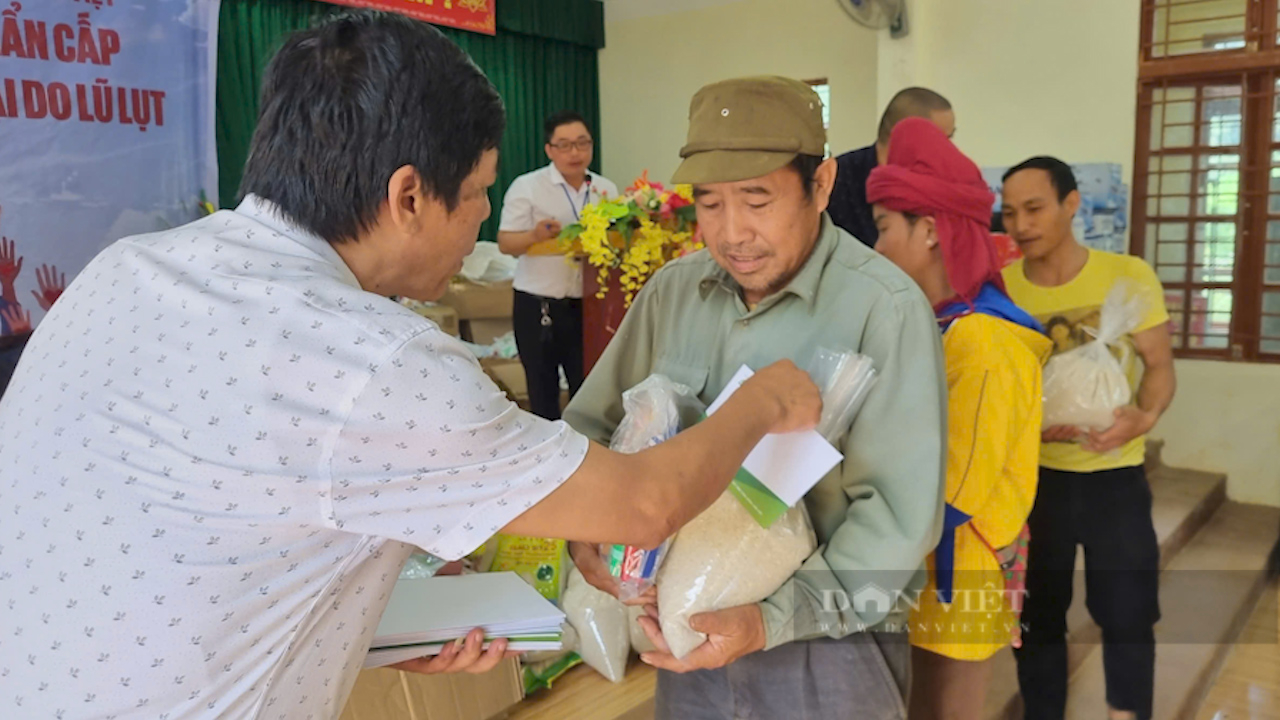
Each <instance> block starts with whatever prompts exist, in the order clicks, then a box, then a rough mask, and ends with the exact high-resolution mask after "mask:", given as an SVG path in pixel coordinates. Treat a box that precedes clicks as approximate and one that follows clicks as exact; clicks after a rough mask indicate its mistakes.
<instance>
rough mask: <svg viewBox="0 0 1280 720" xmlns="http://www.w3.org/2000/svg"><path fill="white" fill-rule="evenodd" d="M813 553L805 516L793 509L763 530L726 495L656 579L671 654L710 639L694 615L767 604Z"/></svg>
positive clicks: (683, 536)
mask: <svg viewBox="0 0 1280 720" xmlns="http://www.w3.org/2000/svg"><path fill="white" fill-rule="evenodd" d="M815 547H816V542H815V540H814V535H813V529H812V527H810V525H809V514H808V512H806V511H805V509H804V506H803V505H799V506H797V507H793V508H791V509H790V510H788V511H787V513H786V514H785V515H783V516H782V517H781V518H780V519H779V520H778V521H777V522H775V523H773V524H772V525H770V526H769V528H768V529H765V528H763V527H761V526H760V523H758V522H756V519H755V518H754V517H752V516H751V513H749V512H747V509H746V508H744V507H743V506H742V503H740V502H738V499H737V498H736V497H734V496H733V494H731V493H729V492H727V491H726V492H725V493H724V494H723V495H721V496H720V498H719V499H718V500H716V501H715V503H713V504H712V505H711V507H709V508H707V509H706V510H705V511H703V513H702V514H701V515H699V516H698V517H696V518H694V520H693V521H692V522H690V523H689V524H688V525H685V526H684V528H682V529H681V530H680V533H679V534H678V535H676V538H675V541H674V542H673V543H672V545H671V550H670V551H669V552H668V553H667V559H666V562H665V563H663V566H662V571H661V572H660V573H659V575H658V614H659V622H660V624H661V626H662V635H663V637H664V638H666V641H667V645H668V646H669V647H670V648H671V654H672V655H675V656H676V657H677V658H684V656H686V655H688V654H689V652H691V651H692V650H693V649H694V648H696V647H698V646H699V645H701V644H702V643H703V642H705V641H706V639H707V636H706V635H703V634H702V633H700V632H696V631H695V630H693V629H692V628H690V627H689V619H690V618H692V617H693V616H694V615H697V614H698V613H702V612H709V611H712V610H723V609H725V608H731V607H735V606H738V605H747V604H749V603H756V602H760V601H761V600H764V599H765V598H767V597H769V596H770V595H772V594H773V592H774V591H775V590H777V589H778V588H779V587H781V586H782V584H783V583H784V582H786V581H787V579H788V578H790V577H791V576H792V575H794V574H795V572H796V570H799V569H800V566H801V565H802V564H804V561H805V560H806V559H807V558H808V557H809V556H810V555H811V554H813V551H814V549H815Z"/></svg>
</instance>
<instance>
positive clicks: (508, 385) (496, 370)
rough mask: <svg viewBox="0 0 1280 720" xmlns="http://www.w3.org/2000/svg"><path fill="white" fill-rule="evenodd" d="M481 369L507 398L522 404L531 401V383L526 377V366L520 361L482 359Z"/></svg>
mask: <svg viewBox="0 0 1280 720" xmlns="http://www.w3.org/2000/svg"><path fill="white" fill-rule="evenodd" d="M480 367H481V368H484V371H485V373H487V374H488V375H489V377H490V378H492V379H493V382H494V383H496V384H497V386H498V387H499V388H501V389H502V391H503V392H505V393H506V394H507V397H509V398H511V400H512V401H513V402H516V403H520V402H522V401H528V399H529V383H528V381H527V380H526V379H525V376H524V366H523V365H521V364H520V361H519V360H503V359H501V358H481V360H480Z"/></svg>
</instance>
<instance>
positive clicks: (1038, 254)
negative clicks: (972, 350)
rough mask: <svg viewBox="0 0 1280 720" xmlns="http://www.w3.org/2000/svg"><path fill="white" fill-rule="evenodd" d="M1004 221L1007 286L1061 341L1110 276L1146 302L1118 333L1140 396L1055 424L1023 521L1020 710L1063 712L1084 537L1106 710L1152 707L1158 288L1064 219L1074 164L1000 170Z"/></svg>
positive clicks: (1164, 384) (1093, 314) (1162, 394)
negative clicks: (1093, 423) (1010, 260)
mask: <svg viewBox="0 0 1280 720" xmlns="http://www.w3.org/2000/svg"><path fill="white" fill-rule="evenodd" d="M1002 193H1003V199H1004V209H1003V218H1004V224H1005V228H1006V229H1007V230H1008V232H1009V234H1010V235H1011V236H1012V237H1013V239H1014V240H1015V241H1016V242H1017V243H1018V247H1019V248H1020V249H1021V250H1022V253H1023V259H1022V260H1019V261H1018V262H1016V263H1014V264H1013V265H1010V266H1009V267H1007V268H1005V271H1004V281H1005V285H1006V286H1007V287H1008V290H1009V295H1010V297H1012V298H1013V300H1014V302H1016V303H1017V304H1019V305H1021V306H1022V307H1023V308H1024V309H1025V310H1027V311H1028V312H1029V313H1031V315H1033V316H1035V317H1036V319H1037V320H1039V321H1040V322H1041V323H1042V324H1043V325H1044V326H1045V331H1046V332H1047V333H1048V334H1049V337H1050V338H1051V339H1052V340H1053V342H1054V353H1055V354H1058V353H1062V352H1066V351H1068V350H1071V349H1072V348H1075V347H1077V346H1079V345H1080V344H1082V343H1084V342H1088V340H1090V339H1091V338H1092V337H1094V336H1095V335H1096V332H1097V329H1098V320H1099V318H1100V312H1099V311H1100V308H1101V307H1102V303H1103V300H1104V299H1105V298H1106V296H1107V293H1108V292H1109V291H1110V290H1111V288H1112V286H1114V285H1115V284H1116V282H1117V281H1122V280H1123V281H1125V282H1128V283H1132V284H1135V285H1136V286H1137V287H1139V288H1141V290H1142V292H1143V294H1144V295H1146V296H1147V298H1148V300H1149V302H1148V308H1149V309H1148V312H1147V314H1146V317H1145V318H1143V321H1142V322H1141V323H1140V324H1139V325H1138V327H1137V328H1136V329H1135V330H1134V332H1133V333H1132V335H1130V336H1128V337H1126V338H1124V339H1123V340H1122V343H1124V344H1125V345H1127V346H1128V349H1129V350H1130V351H1131V352H1128V353H1121V354H1120V355H1121V357H1127V358H1129V359H1130V363H1129V364H1130V365H1131V367H1129V368H1126V371H1127V372H1128V374H1129V382H1130V386H1131V388H1132V390H1133V397H1134V403H1133V404H1131V405H1127V406H1125V407H1121V408H1119V409H1117V410H1116V411H1115V422H1114V424H1113V425H1112V426H1111V427H1110V428H1107V429H1105V430H1084V429H1081V428H1075V427H1067V426H1057V427H1049V428H1046V429H1045V430H1044V433H1043V440H1044V442H1043V445H1042V446H1041V452H1040V485H1039V490H1038V493H1037V496H1036V502H1035V507H1034V509H1033V510H1032V512H1031V517H1030V518H1029V520H1028V524H1029V525H1030V527H1031V547H1030V551H1029V553H1030V554H1029V558H1028V568H1027V600H1026V605H1025V607H1024V609H1023V614H1022V622H1023V625H1024V633H1023V647H1022V649H1021V650H1019V651H1018V653H1017V657H1018V681H1019V684H1020V685H1021V688H1022V696H1023V700H1024V702H1025V705H1026V717H1027V718H1028V720H1045V719H1048V720H1057V719H1059V718H1062V717H1063V715H1064V714H1065V712H1066V701H1067V648H1066V631H1067V623H1066V616H1067V609H1068V607H1069V606H1070V605H1071V590H1072V575H1073V573H1074V568H1075V557H1076V546H1077V545H1083V546H1084V549H1085V563H1086V564H1085V581H1086V591H1087V593H1088V607H1089V612H1090V614H1091V615H1092V616H1093V619H1094V621H1096V622H1097V623H1098V625H1099V627H1101V628H1102V640H1103V648H1104V650H1103V658H1104V666H1105V671H1106V678H1107V705H1108V710H1109V712H1110V717H1111V718H1112V720H1127V719H1129V718H1134V719H1136V720H1147V718H1150V717H1151V708H1152V695H1153V682H1154V674H1155V632H1154V626H1155V623H1156V621H1157V620H1158V619H1159V617H1160V608H1159V601H1158V597H1157V595H1158V590H1159V572H1160V570H1159V563H1160V548H1159V545H1158V543H1157V541H1156V534H1155V528H1154V526H1153V524H1152V521H1151V490H1150V488H1149V487H1148V485H1147V479H1146V474H1145V472H1144V471H1143V459H1144V454H1145V438H1146V433H1147V432H1149V431H1150V430H1151V428H1153V427H1154V426H1155V424H1156V421H1158V420H1159V418H1160V415H1161V414H1162V413H1164V411H1165V409H1166V408H1168V407H1169V403H1170V402H1171V401H1172V400H1173V393H1174V388H1175V385H1176V382H1175V379H1174V372H1173V352H1172V344H1171V342H1170V336H1169V327H1168V322H1169V314H1168V312H1167V311H1166V310H1165V306H1164V301H1163V290H1162V288H1161V286H1160V281H1159V279H1157V277H1156V274H1155V272H1153V271H1152V269H1151V267H1150V266H1148V265H1147V264H1146V263H1145V262H1143V261H1142V260H1141V259H1140V258H1136V257H1131V256H1128V255H1116V254H1113V253H1105V252H1099V251H1096V250H1091V249H1089V248H1087V247H1084V246H1083V245H1080V244H1079V243H1078V242H1076V240H1075V237H1074V236H1073V235H1072V231H1071V223H1072V219H1073V218H1074V216H1075V212H1076V210H1077V209H1078V208H1079V206H1080V193H1079V191H1078V190H1077V189H1076V180H1075V176H1074V175H1073V174H1072V172H1071V168H1070V167H1069V166H1068V165H1067V164H1066V163H1064V162H1062V161H1061V160H1057V159H1055V158H1048V157H1037V158H1032V159H1030V160H1027V161H1026V162H1024V163H1022V164H1021V165H1018V166H1016V167H1014V168H1012V169H1011V170H1009V172H1008V173H1006V174H1005V176H1004V188H1003V190H1002Z"/></svg>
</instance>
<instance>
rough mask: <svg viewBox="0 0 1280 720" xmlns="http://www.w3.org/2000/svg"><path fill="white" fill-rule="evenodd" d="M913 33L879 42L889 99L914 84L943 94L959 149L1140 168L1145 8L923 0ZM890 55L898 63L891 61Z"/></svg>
mask: <svg viewBox="0 0 1280 720" xmlns="http://www.w3.org/2000/svg"><path fill="white" fill-rule="evenodd" d="M909 7H910V8H911V9H912V14H911V36H909V38H907V39H906V40H905V41H899V40H890V39H889V38H888V37H887V35H886V36H884V37H882V38H881V42H880V55H881V62H882V63H883V64H884V65H885V66H886V67H887V68H888V67H893V66H895V65H901V64H902V63H903V61H902V59H901V56H902V55H903V54H904V51H903V50H902V49H901V48H897V47H895V46H896V45H898V44H899V43H906V44H909V45H911V46H913V47H911V48H910V49H909V50H908V51H906V54H907V55H908V56H909V61H908V62H909V64H910V65H911V66H913V68H914V76H913V77H912V76H910V74H909V73H908V72H903V73H901V74H899V75H898V76H897V77H895V76H893V75H889V74H887V73H882V75H881V83H882V87H880V88H878V91H879V97H880V101H881V102H882V103H884V102H887V101H888V99H889V98H890V97H892V95H893V93H894V92H896V91H897V90H899V89H900V88H901V87H902V86H905V85H908V84H917V85H924V86H925V87H929V88H932V89H934V90H937V91H938V92H940V93H942V94H943V95H945V96H946V97H947V98H948V99H949V100H951V102H952V104H953V105H954V106H955V109H956V116H957V133H956V138H955V139H956V143H957V144H958V145H959V146H960V147H961V149H963V150H964V151H965V152H966V153H968V154H969V155H970V157H972V158H973V159H974V160H975V161H976V162H977V163H978V164H979V165H982V166H992V165H1011V164H1014V163H1017V162H1019V161H1021V160H1025V159H1026V158H1028V157H1031V156H1032V155H1042V154H1050V155H1058V156H1060V157H1062V158H1063V159H1064V160H1067V161H1068V162H1118V163H1121V164H1123V165H1124V167H1125V168H1126V172H1128V170H1129V168H1130V166H1131V165H1132V164H1133V139H1134V109H1135V106H1136V103H1135V83H1136V82H1137V77H1138V30H1139V17H1140V16H1139V3H1138V2H1128V1H1125V0H1122V1H1120V2H1117V0H965V1H964V2H955V1H954V0H913V2H911V4H910V5H909ZM891 58H892V59H891Z"/></svg>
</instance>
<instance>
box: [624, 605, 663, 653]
mask: <svg viewBox="0 0 1280 720" xmlns="http://www.w3.org/2000/svg"><path fill="white" fill-rule="evenodd" d="M644 614H645V612H644V608H643V607H640V606H639V605H630V606H627V632H628V633H629V634H630V635H631V649H632V650H633V651H634V652H635V653H637V654H643V653H647V652H653V651H654V650H657V649H658V647H657V646H656V645H654V644H653V642H652V641H651V640H649V636H648V635H645V633H644V628H642V627H640V618H641V617H643V616H644Z"/></svg>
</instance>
